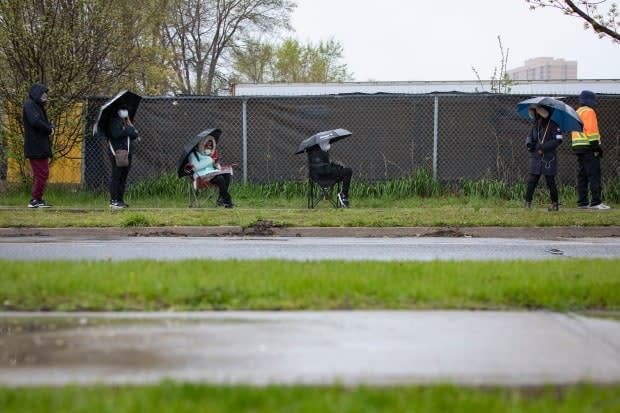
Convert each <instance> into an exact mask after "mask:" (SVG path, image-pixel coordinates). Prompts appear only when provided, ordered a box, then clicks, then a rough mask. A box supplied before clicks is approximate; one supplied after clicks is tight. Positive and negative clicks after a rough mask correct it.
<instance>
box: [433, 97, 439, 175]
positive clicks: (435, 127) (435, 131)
mask: <svg viewBox="0 0 620 413" xmlns="http://www.w3.org/2000/svg"><path fill="white" fill-rule="evenodd" d="M438 139H439V97H438V96H435V114H434V118H433V179H437V141H438Z"/></svg>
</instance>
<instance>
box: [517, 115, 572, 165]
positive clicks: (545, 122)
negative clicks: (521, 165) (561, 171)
mask: <svg viewBox="0 0 620 413" xmlns="http://www.w3.org/2000/svg"><path fill="white" fill-rule="evenodd" d="M562 141H563V136H562V133H561V132H560V127H559V126H558V124H557V123H555V122H554V121H552V120H551V119H541V118H538V117H537V118H536V119H535V120H534V124H533V125H532V128H531V129H530V133H529V135H528V136H527V140H526V142H525V143H526V146H527V149H528V151H529V152H530V157H529V162H528V173H530V174H533V175H553V176H555V175H557V173H558V151H557V147H558V146H560V144H561V143H562ZM541 142H542V143H541ZM540 152H542V154H541V153H540Z"/></svg>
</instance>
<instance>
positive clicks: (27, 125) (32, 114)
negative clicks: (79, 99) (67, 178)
mask: <svg viewBox="0 0 620 413" xmlns="http://www.w3.org/2000/svg"><path fill="white" fill-rule="evenodd" d="M47 92H48V88H47V86H45V85H43V84H40V83H34V84H33V85H32V86H30V91H29V96H28V99H26V101H25V102H24V107H23V113H22V118H23V122H24V157H25V158H26V159H28V160H29V161H30V166H31V168H32V175H33V177H34V180H33V184H32V194H31V195H32V197H31V199H30V202H29V203H28V208H47V207H49V206H50V205H48V204H46V203H45V201H44V200H43V193H44V192H45V187H46V186H47V180H48V178H49V160H50V158H51V157H52V136H53V135H54V126H53V125H52V124H51V123H50V122H49V120H48V119H47V113H46V112H45V105H46V104H47Z"/></svg>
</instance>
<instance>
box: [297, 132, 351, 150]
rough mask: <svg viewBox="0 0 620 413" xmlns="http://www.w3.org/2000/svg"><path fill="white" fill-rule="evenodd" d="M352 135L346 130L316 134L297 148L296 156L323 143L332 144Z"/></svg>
mask: <svg viewBox="0 0 620 413" xmlns="http://www.w3.org/2000/svg"><path fill="white" fill-rule="evenodd" d="M351 135H352V133H351V132H349V131H348V130H346V129H333V130H328V131H324V132H319V133H316V134H314V135H312V136H310V137H309V138H308V139H304V140H303V141H302V142H301V143H300V144H299V147H298V148H297V151H296V152H295V155H298V154H300V153H304V152H305V151H306V150H307V149H308V148H310V147H312V146H315V145H318V144H320V143H321V142H325V141H329V142H330V143H333V142H336V141H339V140H340V139H344V138H346V137H347V136H351Z"/></svg>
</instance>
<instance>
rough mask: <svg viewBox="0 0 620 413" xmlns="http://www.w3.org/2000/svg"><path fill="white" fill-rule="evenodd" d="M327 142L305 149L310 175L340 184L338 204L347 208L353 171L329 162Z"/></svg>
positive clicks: (328, 145)
mask: <svg viewBox="0 0 620 413" xmlns="http://www.w3.org/2000/svg"><path fill="white" fill-rule="evenodd" d="M330 149H331V144H330V141H329V140H324V141H321V142H320V143H319V144H318V145H314V146H312V147H310V148H308V149H307V151H308V159H309V161H310V174H311V175H313V176H316V177H318V178H335V179H336V180H338V181H341V182H342V191H341V192H340V193H338V202H339V203H340V205H342V206H343V207H344V208H348V207H349V187H350V186H351V176H353V170H352V169H351V168H347V167H345V166H343V165H340V164H338V163H335V162H330V160H329V150H330Z"/></svg>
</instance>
